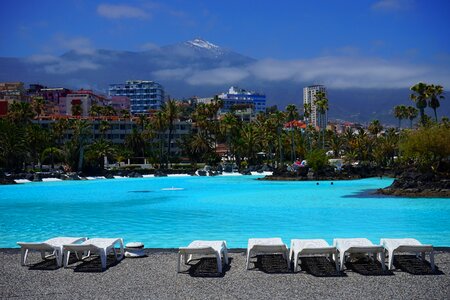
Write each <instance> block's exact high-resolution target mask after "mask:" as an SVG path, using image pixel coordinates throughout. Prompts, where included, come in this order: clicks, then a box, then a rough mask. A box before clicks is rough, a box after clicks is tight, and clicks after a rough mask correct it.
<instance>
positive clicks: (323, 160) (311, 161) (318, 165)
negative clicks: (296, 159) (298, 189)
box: [306, 149, 328, 175]
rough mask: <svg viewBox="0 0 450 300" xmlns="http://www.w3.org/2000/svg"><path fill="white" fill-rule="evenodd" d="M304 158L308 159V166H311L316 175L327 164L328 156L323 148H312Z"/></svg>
mask: <svg viewBox="0 0 450 300" xmlns="http://www.w3.org/2000/svg"><path fill="white" fill-rule="evenodd" d="M306 160H307V161H308V166H309V167H311V168H312V169H313V170H314V172H315V173H316V175H319V173H320V172H321V171H322V170H323V169H324V168H325V167H326V166H327V165H328V158H327V155H326V153H325V150H323V149H314V150H313V151H311V152H309V153H308V154H307V156H306Z"/></svg>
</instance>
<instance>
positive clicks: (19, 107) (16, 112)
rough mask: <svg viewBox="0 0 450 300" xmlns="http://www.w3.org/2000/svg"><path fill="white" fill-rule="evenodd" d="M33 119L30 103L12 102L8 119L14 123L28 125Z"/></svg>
mask: <svg viewBox="0 0 450 300" xmlns="http://www.w3.org/2000/svg"><path fill="white" fill-rule="evenodd" d="M33 118H34V113H33V110H32V108H31V105H30V103H27V102H13V103H12V104H11V106H10V107H9V112H8V119H10V120H11V121H12V122H14V123H20V124H29V123H31V120H32V119H33Z"/></svg>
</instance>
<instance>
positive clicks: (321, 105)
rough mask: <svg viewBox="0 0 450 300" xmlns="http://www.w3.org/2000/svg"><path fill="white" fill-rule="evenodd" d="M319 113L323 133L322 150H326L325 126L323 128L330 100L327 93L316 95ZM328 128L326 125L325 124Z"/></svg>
mask: <svg viewBox="0 0 450 300" xmlns="http://www.w3.org/2000/svg"><path fill="white" fill-rule="evenodd" d="M314 103H315V105H316V107H317V111H318V112H319V114H320V115H319V117H320V122H319V124H320V125H321V126H320V127H321V128H320V130H321V131H322V148H325V135H324V130H325V128H324V126H322V125H323V124H322V122H323V119H324V118H325V114H326V112H327V110H328V99H327V98H326V95H325V92H320V91H319V92H317V93H316V95H315V101H314ZM325 127H326V124H325Z"/></svg>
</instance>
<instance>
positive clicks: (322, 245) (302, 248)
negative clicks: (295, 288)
mask: <svg viewBox="0 0 450 300" xmlns="http://www.w3.org/2000/svg"><path fill="white" fill-rule="evenodd" d="M320 254H327V255H329V256H330V260H333V259H334V261H335V264H336V271H339V262H338V260H337V250H336V247H333V246H330V245H328V243H327V242H326V241H325V240H322V239H316V240H296V239H294V240H291V247H290V251H289V261H294V272H297V269H298V259H299V257H300V256H312V255H320Z"/></svg>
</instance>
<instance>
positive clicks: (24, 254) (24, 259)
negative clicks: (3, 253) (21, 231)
mask: <svg viewBox="0 0 450 300" xmlns="http://www.w3.org/2000/svg"><path fill="white" fill-rule="evenodd" d="M27 256H28V249H26V248H24V247H22V248H21V249H20V264H21V265H22V266H25V265H26V262H27Z"/></svg>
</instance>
